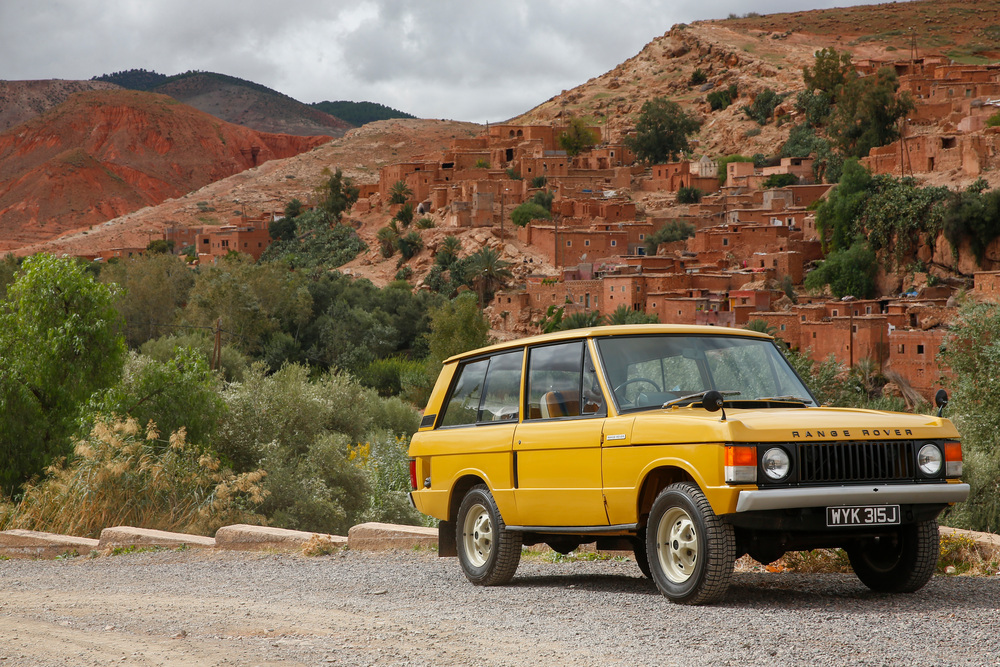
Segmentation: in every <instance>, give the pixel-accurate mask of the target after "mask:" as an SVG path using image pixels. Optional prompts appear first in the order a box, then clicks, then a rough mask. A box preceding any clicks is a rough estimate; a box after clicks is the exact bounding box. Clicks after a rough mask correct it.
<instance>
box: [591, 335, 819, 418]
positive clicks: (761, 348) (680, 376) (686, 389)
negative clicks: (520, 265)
mask: <svg viewBox="0 0 1000 667" xmlns="http://www.w3.org/2000/svg"><path fill="white" fill-rule="evenodd" d="M597 349H598V350H599V351H600V355H601V362H602V364H603V366H604V373H605V377H607V379H608V382H609V383H610V384H611V387H612V390H613V392H614V397H615V401H616V403H617V404H618V408H619V410H620V411H629V410H639V409H648V408H651V407H660V406H662V405H663V404H664V403H668V402H674V403H675V404H679V405H684V404H685V402H684V401H680V402H678V401H677V400H676V399H680V398H684V397H686V396H692V395H696V394H702V395H703V394H704V392H706V391H710V390H713V389H714V390H716V391H720V392H722V393H723V394H724V395H725V397H726V400H727V401H734V402H744V401H764V400H768V401H772V402H788V403H794V404H797V405H802V404H804V405H816V401H815V399H814V398H813V396H812V394H811V393H810V392H809V390H808V389H807V388H806V386H805V385H804V384H803V383H802V381H801V380H800V379H799V377H798V376H797V375H796V374H795V371H794V370H792V367H791V366H790V365H789V363H788V362H787V361H786V360H785V358H784V357H783V356H782V355H781V353H780V352H779V351H778V349H777V347H775V345H774V343H773V342H771V341H770V340H767V339H763V338H742V337H739V336H711V335H706V336H692V335H671V334H663V335H647V336H608V337H604V338H598V339H597ZM693 400H698V399H691V401H693ZM691 401H688V402H691Z"/></svg>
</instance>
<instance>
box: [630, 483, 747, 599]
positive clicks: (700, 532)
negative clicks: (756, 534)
mask: <svg viewBox="0 0 1000 667" xmlns="http://www.w3.org/2000/svg"><path fill="white" fill-rule="evenodd" d="M646 554H647V559H648V562H649V569H650V573H651V574H652V579H653V581H654V582H656V587H657V588H658V589H660V592H661V593H662V594H663V595H664V596H666V597H668V598H670V600H671V601H673V602H678V603H681V604H708V603H710V602H717V601H718V600H720V599H721V598H722V597H723V596H724V595H725V594H726V590H727V589H728V588H729V581H730V580H731V579H732V576H733V564H734V562H735V561H736V536H735V533H734V531H733V527H732V526H731V525H729V524H727V523H724V522H723V521H722V520H721V519H719V517H718V516H717V515H716V514H715V512H713V511H712V506H711V505H710V504H709V502H708V499H707V498H705V494H703V493H702V492H701V489H699V488H698V487H697V486H696V485H694V484H692V483H689V482H680V483H677V484H671V485H670V486H668V487H667V488H665V489H663V491H661V492H660V495H658V496H657V497H656V500H654V501H653V506H652V508H650V511H649V522H648V523H647V524H646Z"/></svg>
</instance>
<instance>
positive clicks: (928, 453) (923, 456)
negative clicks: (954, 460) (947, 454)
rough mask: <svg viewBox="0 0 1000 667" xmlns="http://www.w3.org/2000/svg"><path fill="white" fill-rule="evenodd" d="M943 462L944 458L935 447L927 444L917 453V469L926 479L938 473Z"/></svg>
mask: <svg viewBox="0 0 1000 667" xmlns="http://www.w3.org/2000/svg"><path fill="white" fill-rule="evenodd" d="M943 462H944V456H943V455H942V454H941V449H940V448H939V447H938V446H937V445H934V444H931V443H929V442H928V443H927V444H926V445H924V446H923V447H921V448H920V451H919V452H917V467H918V468H920V472H921V473H922V474H924V475H926V476H927V477H934V476H936V475H937V474H938V473H940V472H941V465H942V463H943Z"/></svg>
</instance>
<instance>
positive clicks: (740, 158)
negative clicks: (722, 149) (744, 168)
mask: <svg viewBox="0 0 1000 667" xmlns="http://www.w3.org/2000/svg"><path fill="white" fill-rule="evenodd" d="M730 162H753V158H752V157H747V156H746V155H726V156H725V157H721V158H719V162H718V164H719V167H718V171H717V172H716V173H717V174H718V176H719V183H725V182H726V175H727V174H726V165H727V164H729V163H730Z"/></svg>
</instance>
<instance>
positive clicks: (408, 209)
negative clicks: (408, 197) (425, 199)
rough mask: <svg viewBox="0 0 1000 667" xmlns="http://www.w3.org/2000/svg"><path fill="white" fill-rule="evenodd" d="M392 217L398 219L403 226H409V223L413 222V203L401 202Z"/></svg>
mask: <svg viewBox="0 0 1000 667" xmlns="http://www.w3.org/2000/svg"><path fill="white" fill-rule="evenodd" d="M393 219H394V220H398V221H399V224H401V225H403V227H409V226H410V223H411V222H413V204H403V205H402V206H400V207H399V210H398V211H396V215H395V216H393Z"/></svg>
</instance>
